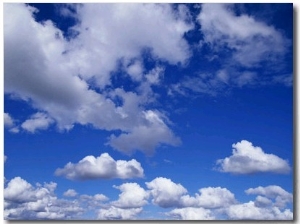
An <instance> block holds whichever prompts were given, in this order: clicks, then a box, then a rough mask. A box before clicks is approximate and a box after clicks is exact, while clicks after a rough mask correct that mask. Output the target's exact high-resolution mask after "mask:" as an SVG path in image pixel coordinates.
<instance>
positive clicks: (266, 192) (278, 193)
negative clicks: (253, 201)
mask: <svg viewBox="0 0 300 224" xmlns="http://www.w3.org/2000/svg"><path fill="white" fill-rule="evenodd" d="M245 192H246V194H258V195H263V196H266V197H267V198H271V199H275V203H274V205H275V206H277V207H279V208H284V207H285V206H286V204H287V203H292V202H293V195H292V194H291V193H289V192H287V191H285V190H284V189H282V188H281V187H279V186H276V185H270V186H267V187H261V186H259V187H257V188H249V189H248V190H246V191H245Z"/></svg>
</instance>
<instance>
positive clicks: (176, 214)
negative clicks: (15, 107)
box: [166, 207, 215, 220]
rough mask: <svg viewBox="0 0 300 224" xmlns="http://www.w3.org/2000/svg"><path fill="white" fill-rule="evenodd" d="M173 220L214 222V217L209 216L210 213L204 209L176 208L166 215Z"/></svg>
mask: <svg viewBox="0 0 300 224" xmlns="http://www.w3.org/2000/svg"><path fill="white" fill-rule="evenodd" d="M166 214H167V215H168V216H171V217H173V218H175V219H181V220H214V219H215V217H214V216H213V215H212V214H211V211H210V210H208V209H204V208H193V207H187V208H176V209H173V210H172V211H170V212H167V213H166Z"/></svg>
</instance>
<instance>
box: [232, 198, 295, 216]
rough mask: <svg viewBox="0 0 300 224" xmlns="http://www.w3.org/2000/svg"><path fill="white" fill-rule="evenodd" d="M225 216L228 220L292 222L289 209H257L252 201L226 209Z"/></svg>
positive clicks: (291, 214)
mask: <svg viewBox="0 0 300 224" xmlns="http://www.w3.org/2000/svg"><path fill="white" fill-rule="evenodd" d="M227 215H228V217H229V218H230V219H239V220H240V219H247V220H253V219H257V220H292V219H293V213H292V212H291V211H290V210H289V209H285V210H284V211H281V210H279V209H278V208H277V207H270V208H263V207H257V206H256V205H255V203H254V202H253V201H250V202H247V203H244V204H238V205H231V206H230V207H228V209H227Z"/></svg>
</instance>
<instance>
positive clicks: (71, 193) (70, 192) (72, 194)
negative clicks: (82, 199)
mask: <svg viewBox="0 0 300 224" xmlns="http://www.w3.org/2000/svg"><path fill="white" fill-rule="evenodd" d="M76 195H77V192H76V191H75V190H74V189H69V190H67V191H66V192H64V196H66V197H75V196H76Z"/></svg>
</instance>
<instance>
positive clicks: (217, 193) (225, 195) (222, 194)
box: [196, 187, 236, 208]
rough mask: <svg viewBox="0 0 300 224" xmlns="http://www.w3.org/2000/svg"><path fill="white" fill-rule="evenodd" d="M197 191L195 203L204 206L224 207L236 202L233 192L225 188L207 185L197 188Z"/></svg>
mask: <svg viewBox="0 0 300 224" xmlns="http://www.w3.org/2000/svg"><path fill="white" fill-rule="evenodd" d="M199 192H200V195H197V197H196V199H197V204H198V206H201V207H204V208H218V207H226V206H228V205H231V204H235V203H236V199H235V197H234V194H233V193H231V192H230V191H229V190H228V189H226V188H221V187H207V188H201V189H199Z"/></svg>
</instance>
